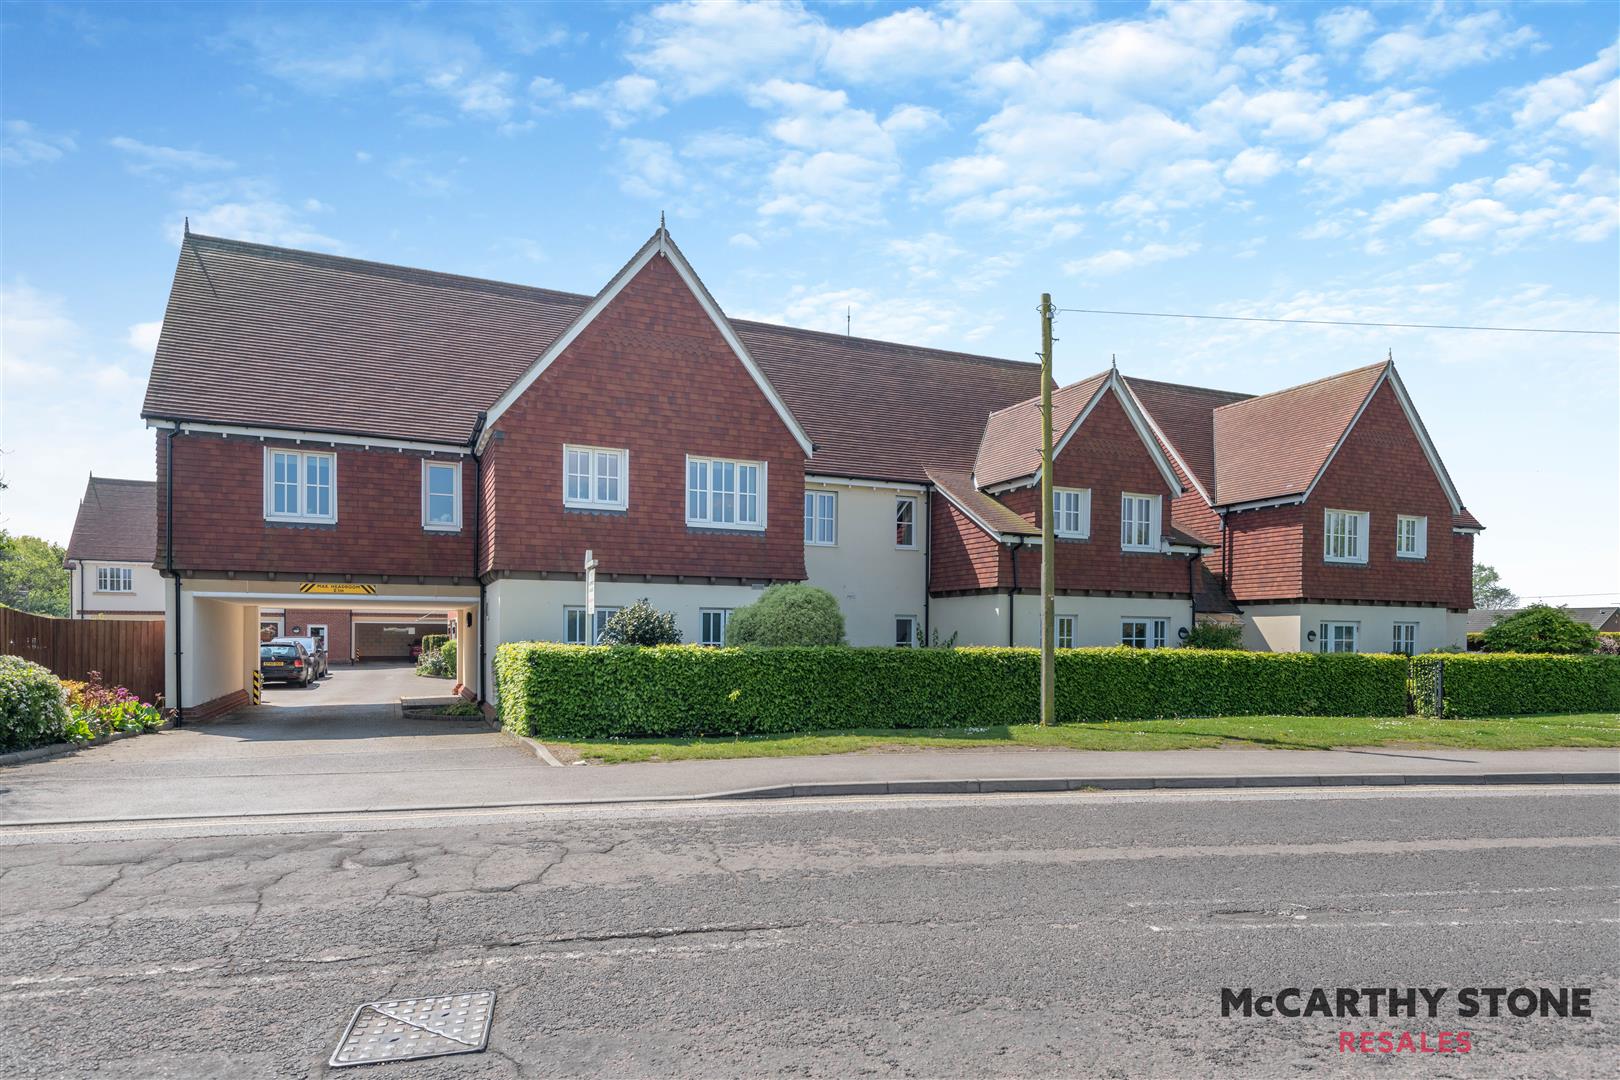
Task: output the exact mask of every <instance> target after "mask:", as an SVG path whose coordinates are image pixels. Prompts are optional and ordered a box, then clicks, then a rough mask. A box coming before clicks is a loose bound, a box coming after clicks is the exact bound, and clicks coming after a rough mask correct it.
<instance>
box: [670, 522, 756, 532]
mask: <svg viewBox="0 0 1620 1080" xmlns="http://www.w3.org/2000/svg"><path fill="white" fill-rule="evenodd" d="M686 527H687V528H688V529H700V530H702V531H703V532H709V533H731V534H733V535H736V536H763V535H764V534H765V526H763V525H710V524H708V523H706V522H702V521H688V522H687V523H686Z"/></svg>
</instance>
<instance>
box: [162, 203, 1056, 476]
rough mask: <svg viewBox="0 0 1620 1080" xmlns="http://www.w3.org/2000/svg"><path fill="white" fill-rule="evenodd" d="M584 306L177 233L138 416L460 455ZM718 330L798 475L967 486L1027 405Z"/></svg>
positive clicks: (813, 344) (904, 367)
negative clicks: (934, 470)
mask: <svg viewBox="0 0 1620 1080" xmlns="http://www.w3.org/2000/svg"><path fill="white" fill-rule="evenodd" d="M590 300H591V297H589V296H583V295H580V294H576V293H565V292H556V291H553V290H549V289H539V288H533V287H530V286H524V285H511V284H506V283H502V282H496V281H486V280H483V279H480V278H470V277H462V276H460V275H456V274H445V273H437V272H433V271H426V270H413V269H409V268H406V267H400V266H391V265H388V264H384V263H375V262H366V261H362V260H359V259H349V258H344V257H341V256H336V255H324V254H319V253H314V252H306V251H294V250H290V249H286V248H276V247H269V246H266V245H263V244H250V243H245V242H242V241H237V240H223V239H218V238H215V237H206V236H200V235H198V234H195V233H193V234H191V235H189V236H188V237H187V238H186V241H185V243H184V244H183V245H182V247H181V251H180V261H179V264H178V266H177V267H176V270H175V278H174V285H173V288H172V290H171V292H170V295H169V306H168V310H167V311H166V313H165V315H164V322H163V333H162V335H161V337H160V338H159V341H158V347H157V354H156V356H155V358H154V360H153V364H152V377H151V380H150V382H149V383H148V385H147V393H146V401H145V403H144V405H143V406H142V409H141V414H142V415H143V416H146V417H150V418H161V419H185V420H192V421H197V422H205V423H217V424H239V425H245V426H255V427H276V428H295V429H303V430H310V431H323V432H330V433H342V434H353V435H362V436H373V437H378V438H393V439H415V440H423V441H437V442H449V443H465V442H466V441H467V440H468V439H469V438H470V437H471V434H472V429H473V425H474V423H475V421H476V417H477V414H478V413H479V412H481V411H484V410H487V409H488V408H489V407H490V406H491V405H492V404H494V402H495V401H496V400H497V399H498V398H499V397H500V396H501V394H502V393H503V392H504V391H505V390H506V389H507V388H508V387H509V386H511V385H512V383H513V382H515V381H516V380H517V379H518V378H519V377H520V376H521V375H522V374H523V373H524V372H525V371H527V370H528V368H529V366H530V365H531V364H532V363H533V362H534V361H535V359H536V358H538V357H539V356H540V355H541V353H543V352H544V351H545V349H546V347H547V346H548V345H550V344H551V343H552V342H553V341H554V340H556V339H557V337H558V336H560V335H561V334H562V332H563V331H564V330H565V329H566V328H567V327H568V325H569V324H570V323H571V322H573V321H574V319H575V318H577V317H578V316H579V314H580V313H581V312H582V311H583V310H584V309H585V307H586V305H587V304H588V303H589V302H590ZM732 326H733V327H734V328H735V330H736V331H737V336H738V337H739V338H740V339H741V340H742V341H743V343H744V345H745V347H746V348H747V349H748V350H749V353H750V354H751V355H752V356H753V357H754V359H755V361H756V362H757V363H758V365H759V367H760V369H761V370H762V371H763V372H764V373H765V376H766V378H767V379H769V380H770V382H771V385H772V386H773V387H774V388H775V389H776V391H777V393H778V394H779V395H780V396H781V397H782V399H783V401H784V402H786V404H787V406H788V409H789V410H790V411H791V412H792V413H793V415H794V417H795V418H796V419H797V420H798V421H799V423H800V425H801V426H803V427H804V429H805V431H806V433H807V434H808V435H809V436H810V438H811V440H812V441H813V442H814V443H815V444H816V445H817V450H816V453H815V456H814V459H813V460H812V462H811V464H810V469H811V471H813V472H822V473H827V474H832V475H847V476H858V477H867V478H872V479H893V480H906V481H912V482H922V481H923V480H924V479H926V469H927V467H928V466H929V465H932V464H939V465H948V466H956V467H961V468H967V467H969V466H970V465H971V464H972V461H973V454H974V452H975V450H976V449H977V447H978V442H979V436H980V434H981V433H982V431H983V428H984V421H985V418H986V417H987V416H988V415H989V414H990V412H991V411H992V410H994V409H999V408H1002V407H1004V406H1006V405H1010V404H1012V403H1013V402H1015V401H1018V400H1020V399H1022V398H1025V397H1028V396H1029V395H1030V394H1032V393H1035V392H1037V391H1038V390H1039V388H1040V368H1039V366H1038V365H1036V364H1030V363H1020V362H1016V361H1010V360H1000V359H995V358H992V357H984V356H974V355H971V354H967V353H957V352H949V351H946V350H941V349H923V348H916V347H913V346H908V345H898V344H892V343H888V342H880V341H870V340H867V339H864V338H852V337H846V336H843V335H839V334H825V333H818V332H815V331H810V330H800V329H795V328H792V327H786V326H775V325H772V324H769V323H758V322H745V321H735V322H733V323H732ZM295 370H296V372H297V377H296V378H292V377H289V376H290V374H291V373H292V372H293V371H295Z"/></svg>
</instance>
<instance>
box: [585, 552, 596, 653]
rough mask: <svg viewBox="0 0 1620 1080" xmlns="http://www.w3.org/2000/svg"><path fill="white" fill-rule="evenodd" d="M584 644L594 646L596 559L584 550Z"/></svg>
mask: <svg viewBox="0 0 1620 1080" xmlns="http://www.w3.org/2000/svg"><path fill="white" fill-rule="evenodd" d="M585 644H587V645H595V644H596V557H595V555H594V554H593V553H592V552H591V550H590V549H589V548H586V549H585Z"/></svg>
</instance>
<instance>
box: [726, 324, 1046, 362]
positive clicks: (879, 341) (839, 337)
mask: <svg viewBox="0 0 1620 1080" xmlns="http://www.w3.org/2000/svg"><path fill="white" fill-rule="evenodd" d="M726 318H727V319H729V320H730V322H731V325H733V326H758V327H765V328H767V329H770V330H791V331H793V332H794V333H795V334H811V335H813V336H815V337H819V338H827V339H828V340H831V341H849V342H859V343H861V344H863V345H881V346H886V347H888V348H891V349H912V350H915V351H917V352H925V353H933V354H935V355H936V356H951V357H956V358H959V359H962V360H972V361H975V362H977V363H986V364H1005V365H1006V366H1008V367H1017V368H1033V367H1039V366H1040V365H1039V364H1037V363H1036V362H1035V361H1032V360H1009V359H1007V358H1006V357H1004V356H989V355H986V354H984V353H970V352H963V351H961V350H960V349H940V348H936V347H935V346H932V345H914V344H912V343H911V342H908V341H890V340H889V339H887V338H869V337H861V336H860V335H858V334H840V333H837V332H836V331H833V330H813V329H811V328H810V327H808V326H793V325H792V324H790V323H773V322H766V321H765V320H763V319H734V318H732V317H731V316H729V315H728V316H726Z"/></svg>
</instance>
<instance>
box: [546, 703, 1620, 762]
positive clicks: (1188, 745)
mask: <svg viewBox="0 0 1620 1080" xmlns="http://www.w3.org/2000/svg"><path fill="white" fill-rule="evenodd" d="M546 745H547V746H549V747H551V748H552V749H553V750H554V751H559V752H560V753H559V757H562V758H564V759H566V760H577V759H583V760H585V761H590V762H598V763H601V764H607V765H617V764H622V763H624V762H632V761H691V760H697V759H715V758H749V757H799V756H803V755H807V754H849V753H856V752H858V751H863V750H866V751H907V750H941V749H955V750H961V749H970V748H985V747H1002V748H1021V749H1030V750H1196V749H1208V748H1213V747H1220V746H1237V747H1245V748H1250V749H1272V750H1332V749H1336V748H1339V747H1349V746H1390V745H1401V746H1452V747H1459V748H1466V749H1471V750H1534V749H1538V748H1543V747H1555V746H1573V747H1602V746H1617V747H1620V715H1616V714H1614V713H1583V714H1569V715H1556V716H1509V717H1494V718H1487V719H1473V720H1432V719H1425V718H1423V717H1418V716H1391V717H1365V716H1225V717H1211V718H1209V719H1203V720H1129V721H1127V720H1119V721H1110V722H1107V723H1097V724H1061V725H1058V726H1056V727H1050V728H1042V727H1037V726H1035V725H1032V724H1029V725H1026V724H1017V725H1012V726H1008V727H986V728H941V729H937V730H916V729H913V730H905V731H889V730H882V729H864V730H855V731H826V732H814V731H812V732H798V733H794V734H791V735H752V736H742V737H740V738H725V737H716V738H704V739H623V740H609V741H602V742H549V741H548V742H547V743H546Z"/></svg>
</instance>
